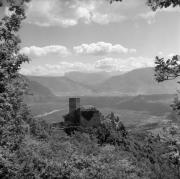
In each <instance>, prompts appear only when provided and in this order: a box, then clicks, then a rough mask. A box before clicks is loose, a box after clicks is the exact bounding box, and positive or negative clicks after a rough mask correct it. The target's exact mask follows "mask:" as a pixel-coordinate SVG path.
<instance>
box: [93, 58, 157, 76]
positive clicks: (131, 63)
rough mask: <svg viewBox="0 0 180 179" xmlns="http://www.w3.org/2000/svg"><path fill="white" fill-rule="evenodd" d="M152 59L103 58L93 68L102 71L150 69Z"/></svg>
mask: <svg viewBox="0 0 180 179" xmlns="http://www.w3.org/2000/svg"><path fill="white" fill-rule="evenodd" d="M152 66H154V59H150V58H145V57H141V56H140V57H129V58H127V59H116V58H103V59H100V60H98V61H97V62H96V63H95V68H97V69H101V70H104V71H110V72H111V71H128V70H132V69H135V68H143V67H152Z"/></svg>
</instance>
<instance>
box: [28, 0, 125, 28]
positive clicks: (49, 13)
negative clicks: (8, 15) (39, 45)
mask: <svg viewBox="0 0 180 179" xmlns="http://www.w3.org/2000/svg"><path fill="white" fill-rule="evenodd" d="M115 9H116V8H114V6H110V4H109V2H108V1H107V2H106V1H105V0H98V1H97V0H85V1H82V0H32V1H31V2H30V3H29V5H28V10H27V20H26V22H28V23H31V24H36V25H39V26H47V27H48V26H62V27H69V26H75V25H77V24H78V23H80V22H82V23H85V24H90V23H97V24H109V23H112V22H122V21H124V20H126V17H125V16H124V15H122V14H121V13H120V11H116V12H115V11H114V10H115ZM117 12H118V13H117Z"/></svg>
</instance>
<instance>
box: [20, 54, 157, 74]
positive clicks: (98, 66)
mask: <svg viewBox="0 0 180 179" xmlns="http://www.w3.org/2000/svg"><path fill="white" fill-rule="evenodd" d="M152 66H154V59H153V58H152V59H150V58H145V57H129V58H127V59H120V58H102V59H100V60H97V61H96V62H94V63H82V62H66V61H62V62H60V63H58V64H45V65H41V66H35V67H32V68H28V69H27V68H23V69H21V73H22V74H24V75H50V76H60V75H64V73H66V72H70V71H81V72H98V71H106V72H116V71H122V72H125V71H129V70H132V69H135V68H143V67H152Z"/></svg>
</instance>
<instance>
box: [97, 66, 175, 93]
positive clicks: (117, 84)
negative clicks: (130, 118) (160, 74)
mask: <svg viewBox="0 0 180 179" xmlns="http://www.w3.org/2000/svg"><path fill="white" fill-rule="evenodd" d="M176 81H177V80H172V81H165V82H162V83H157V82H156V81H155V77H154V69H153V68H140V69H135V70H132V71H130V72H127V73H125V74H122V75H119V76H113V77H111V78H110V79H108V80H106V81H105V82H103V83H101V84H99V85H97V86H96V90H97V91H98V92H99V93H101V92H106V93H109V94H116V93H117V94H118V93H122V94H133V95H138V94H174V93H176V89H177V87H178V85H177V82H176Z"/></svg>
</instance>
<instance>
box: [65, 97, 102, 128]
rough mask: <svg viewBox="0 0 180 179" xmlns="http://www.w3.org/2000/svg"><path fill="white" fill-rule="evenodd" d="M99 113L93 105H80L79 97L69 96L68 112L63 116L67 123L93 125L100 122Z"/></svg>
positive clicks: (84, 125) (83, 125)
mask: <svg viewBox="0 0 180 179" xmlns="http://www.w3.org/2000/svg"><path fill="white" fill-rule="evenodd" d="M101 117H102V115H101V113H100V112H99V111H98V110H97V109H96V108H95V107H94V106H90V105H88V106H81V105H80V98H69V113H68V114H67V115H66V116H65V117H64V119H65V121H64V122H65V124H67V125H80V126H82V127H95V126H98V125H99V124H100V123H101Z"/></svg>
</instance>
